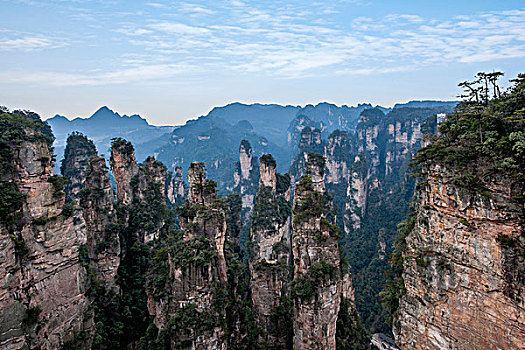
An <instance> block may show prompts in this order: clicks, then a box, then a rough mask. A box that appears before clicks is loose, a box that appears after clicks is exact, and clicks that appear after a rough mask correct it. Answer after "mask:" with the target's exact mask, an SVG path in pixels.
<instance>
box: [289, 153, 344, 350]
mask: <svg viewBox="0 0 525 350" xmlns="http://www.w3.org/2000/svg"><path fill="white" fill-rule="evenodd" d="M306 170H307V174H308V176H305V177H303V179H302V180H301V181H300V182H299V183H297V184H296V186H295V196H294V200H293V235H292V252H293V269H294V281H293V282H292V287H291V297H292V300H293V304H294V311H293V330H294V340H293V348H294V349H335V348H336V330H337V328H336V325H337V319H338V313H339V308H340V304H341V298H342V294H343V286H344V283H343V278H342V273H341V271H342V270H341V260H340V256H339V244H338V229H337V228H336V227H335V225H333V220H334V216H333V214H332V212H333V207H332V206H331V204H330V202H329V200H328V199H327V197H326V194H325V191H324V170H325V168H324V160H323V158H322V156H320V155H315V154H312V153H311V154H309V156H308V159H307V162H306ZM313 178H314V179H316V182H314V181H312V179H313ZM345 287H346V288H348V285H345Z"/></svg>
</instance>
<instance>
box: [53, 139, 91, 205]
mask: <svg viewBox="0 0 525 350" xmlns="http://www.w3.org/2000/svg"><path fill="white" fill-rule="evenodd" d="M96 154H97V149H96V148H95V144H94V143H93V141H91V140H89V139H88V138H87V137H85V136H84V135H82V134H80V133H73V134H71V135H70V136H69V137H68V138H67V143H66V149H65V151H64V159H63V160H62V165H61V167H60V173H61V174H62V176H63V177H64V178H66V179H67V182H66V184H65V185H64V192H65V194H66V201H74V200H75V201H78V194H79V192H80V191H81V190H82V188H83V187H84V181H85V179H86V173H87V171H88V166H89V159H90V158H91V157H92V156H95V155H96Z"/></svg>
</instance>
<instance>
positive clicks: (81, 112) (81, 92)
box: [0, 0, 525, 125]
mask: <svg viewBox="0 0 525 350" xmlns="http://www.w3.org/2000/svg"><path fill="white" fill-rule="evenodd" d="M0 12H1V13H2V22H1V23H0V65H1V67H2V68H1V69H0V104H1V105H6V106H8V107H10V108H28V109H32V110H35V111H36V112H38V113H40V114H41V115H42V116H43V117H44V118H47V117H50V116H53V115H55V114H57V113H58V114H62V115H66V116H68V117H75V116H89V115H90V114H92V113H93V112H94V111H95V110H96V109H98V107H100V106H102V105H108V106H109V107H111V108H113V109H115V110H117V111H119V112H120V113H123V114H124V113H125V114H132V113H139V114H141V115H142V116H145V117H146V118H147V119H148V120H149V121H150V122H152V123H153V124H158V125H161V124H180V123H183V122H184V121H185V120H187V119H190V118H195V117H198V116H200V115H203V114H206V113H207V112H208V111H209V110H210V109H211V108H213V107H214V106H217V105H224V104H227V103H229V102H234V101H240V102H246V103H251V102H261V103H280V104H292V105H305V104H308V103H317V102H320V101H328V102H333V103H336V104H339V105H341V104H347V105H354V104H357V103H360V102H371V103H373V104H381V105H384V106H391V105H392V104H394V103H396V102H406V101H408V100H412V99H454V98H455V96H456V95H457V94H458V93H459V92H460V91H459V90H458V88H457V83H458V82H460V81H463V80H467V79H470V78H471V77H472V76H473V75H474V74H475V73H476V72H478V71H492V70H502V71H504V72H505V73H506V76H505V78H506V80H508V79H510V78H512V77H514V76H515V75H516V74H517V73H519V72H520V71H525V69H524V68H525V64H524V63H525V5H524V3H523V1H522V0H519V1H513V0H505V1H502V0H500V1H483V0H478V1H464V0H463V1H462V0H456V1H449V0H442V1H422V0H420V1H386V0H385V1H373V0H370V1H367V0H333V1H308V0H289V1H279V0H277V1H270V0H264V1H262V0H261V1H247V0H229V1H218V0H215V1H205V0H203V1H160V0H152V1H149V2H141V1H129V0H128V1H121V0H106V1H103V0H47V1H40V0H19V1H5V0H0Z"/></svg>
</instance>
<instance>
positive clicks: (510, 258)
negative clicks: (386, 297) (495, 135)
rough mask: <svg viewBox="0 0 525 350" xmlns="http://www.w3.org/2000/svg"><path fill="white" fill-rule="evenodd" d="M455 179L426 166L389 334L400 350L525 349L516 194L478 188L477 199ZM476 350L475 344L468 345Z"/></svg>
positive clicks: (524, 276)
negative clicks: (400, 293)
mask: <svg viewBox="0 0 525 350" xmlns="http://www.w3.org/2000/svg"><path fill="white" fill-rule="evenodd" d="M458 176H459V175H458V174H455V173H454V172H453V171H451V170H450V169H446V168H444V167H442V166H439V165H433V166H431V167H428V168H427V170H426V171H425V173H424V177H423V179H422V181H421V183H420V187H421V188H420V193H421V195H420V198H419V200H418V203H417V207H416V216H415V219H414V222H413V228H412V230H411V232H410V233H409V234H408V236H406V243H407V249H406V251H405V253H404V254H403V256H404V261H405V263H404V268H403V271H404V272H403V279H404V281H405V286H406V295H404V296H403V297H402V298H401V300H400V304H399V311H398V315H399V316H398V317H397V319H396V320H395V321H396V322H395V328H394V332H395V335H396V342H398V343H399V344H400V346H402V347H403V348H404V349H471V348H472V347H473V346H476V347H477V348H479V349H521V348H523V347H525V301H524V300H525V299H524V296H525V272H524V268H523V266H524V263H523V257H519V253H518V251H519V250H520V249H523V247H524V246H525V245H524V244H523V237H524V226H523V218H524V212H525V210H524V206H523V203H521V204H520V203H519V201H516V200H515V198H517V197H516V196H523V188H522V187H521V186H518V184H517V183H516V182H515V181H511V180H510V179H508V178H505V177H500V176H494V177H491V178H488V181H485V182H484V184H483V185H484V187H485V188H486V190H485V191H486V192H485V194H484V195H481V194H479V193H477V194H473V193H470V192H469V191H467V190H465V189H464V188H461V187H459V186H457V185H455V182H454V180H455V178H457V177H458ZM474 344H475V345H474Z"/></svg>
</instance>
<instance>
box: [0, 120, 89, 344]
mask: <svg viewBox="0 0 525 350" xmlns="http://www.w3.org/2000/svg"><path fill="white" fill-rule="evenodd" d="M0 118H2V125H3V126H6V129H5V131H7V130H9V132H10V133H11V134H10V135H6V134H4V131H2V139H3V140H4V142H5V138H6V137H9V138H10V140H9V148H7V149H4V151H3V152H4V153H3V158H2V164H1V167H2V170H1V172H0V175H1V176H0V185H1V187H2V189H1V191H0V192H1V193H2V195H3V196H4V195H7V194H9V197H3V198H2V201H3V206H2V208H6V207H5V205H6V204H7V205H8V207H7V208H8V209H7V211H5V210H6V209H3V211H4V212H2V215H1V216H2V219H1V220H2V222H1V223H0V251H1V254H0V262H1V263H0V278H1V280H2V285H1V288H0V347H2V348H3V349H27V348H41V349H56V348H60V347H62V346H64V345H65V344H68V343H69V344H71V343H73V341H74V339H75V337H76V336H77V335H79V334H80V333H84V334H87V335H88V337H87V339H86V340H85V341H84V343H83V344H81V345H79V347H78V348H89V347H90V340H89V335H90V334H91V333H92V330H93V322H92V316H89V315H88V314H87V313H86V311H87V309H88V307H89V305H90V299H89V298H88V297H87V296H86V294H85V292H86V288H87V285H88V278H87V275H86V270H85V268H84V267H83V266H82V265H81V264H80V263H79V246H80V245H81V244H82V243H83V242H82V239H81V237H80V235H79V233H78V231H79V230H80V227H78V226H77V225H76V224H75V221H74V218H73V217H72V216H71V213H70V212H65V211H64V202H65V196H64V192H63V182H62V179H61V178H60V177H57V176H53V164H52V162H51V159H52V149H51V142H52V139H51V138H50V136H49V135H50V131H49V130H48V129H46V126H45V125H44V124H43V123H42V122H41V121H40V120H39V119H35V117H33V116H31V115H24V114H8V113H2V115H1V116H0ZM6 201H8V202H6Z"/></svg>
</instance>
